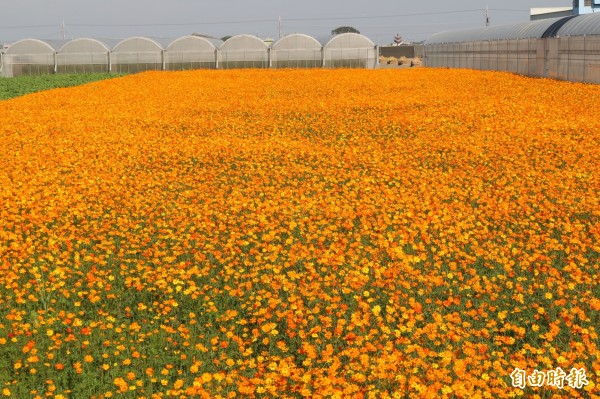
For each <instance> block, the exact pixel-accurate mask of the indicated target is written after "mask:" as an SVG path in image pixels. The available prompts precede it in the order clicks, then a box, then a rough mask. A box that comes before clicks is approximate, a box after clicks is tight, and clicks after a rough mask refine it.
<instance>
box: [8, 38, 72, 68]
mask: <svg viewBox="0 0 600 399" xmlns="http://www.w3.org/2000/svg"><path fill="white" fill-rule="evenodd" d="M62 44H64V43H57V42H52V43H50V42H44V41H41V40H37V39H24V40H19V41H18V42H16V43H14V44H13V45H12V46H10V47H9V48H8V50H6V52H5V53H4V54H3V55H2V65H1V68H2V76H19V75H41V74H47V73H54V72H56V68H55V66H56V52H57V50H58V49H59V48H60V47H61V46H62Z"/></svg>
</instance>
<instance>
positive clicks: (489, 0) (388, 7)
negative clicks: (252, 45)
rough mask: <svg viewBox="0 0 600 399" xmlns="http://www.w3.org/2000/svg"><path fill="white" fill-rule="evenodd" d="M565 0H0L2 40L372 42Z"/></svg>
mask: <svg viewBox="0 0 600 399" xmlns="http://www.w3.org/2000/svg"><path fill="white" fill-rule="evenodd" d="M570 4H571V1H569V0H456V1H452V2H450V1H441V0H429V1H393V0H370V1H348V0H347V1H341V0H320V1H318V0H302V1H299V0H296V1H284V0H221V1H210V2H209V1H202V0H170V1H165V0H102V1H97V0H93V1H91V0H0V42H13V41H16V40H18V39H22V38H27V37H34V38H42V39H61V38H62V33H61V28H60V24H61V23H62V21H64V23H65V27H66V36H67V38H74V37H98V38H115V39H119V38H125V37H131V36H149V37H164V38H172V37H179V36H183V35H187V34H191V33H193V32H197V33H204V34H209V35H213V36H216V37H222V36H225V35H235V34H240V33H250V34H254V35H258V36H260V37H263V38H265V37H267V36H270V37H272V38H275V39H276V38H277V37H278V35H279V28H278V25H279V24H278V18H279V16H281V20H282V24H281V25H282V33H283V34H287V33H296V32H300V33H306V34H309V35H312V36H324V35H328V34H329V33H330V32H331V30H332V29H334V28H336V27H338V26H348V25H350V26H353V27H355V28H357V29H358V30H360V31H361V33H363V34H365V35H367V36H369V37H370V38H371V39H372V40H373V41H374V42H375V43H378V44H388V43H389V42H391V41H392V39H393V36H394V34H396V33H400V34H401V35H402V36H403V37H404V39H405V40H410V41H417V40H423V39H426V38H427V37H429V36H431V35H432V34H434V33H437V32H440V31H444V30H454V29H461V28H472V27H479V26H483V25H484V24H485V17H484V11H483V10H484V9H485V8H486V6H489V9H490V12H489V13H490V18H491V23H492V24H494V25H498V24H506V23H513V22H522V21H527V20H528V19H529V9H530V8H531V7H554V6H570Z"/></svg>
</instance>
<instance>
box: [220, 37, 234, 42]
mask: <svg viewBox="0 0 600 399" xmlns="http://www.w3.org/2000/svg"><path fill="white" fill-rule="evenodd" d="M231 37H232V36H223V37H222V38H221V40H222V41H224V42H226V41H227V39H230V38H231Z"/></svg>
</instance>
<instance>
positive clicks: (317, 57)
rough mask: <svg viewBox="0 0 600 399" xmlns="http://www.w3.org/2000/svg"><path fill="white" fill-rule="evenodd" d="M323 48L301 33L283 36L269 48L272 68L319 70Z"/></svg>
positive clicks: (313, 39) (321, 64)
mask: <svg viewBox="0 0 600 399" xmlns="http://www.w3.org/2000/svg"><path fill="white" fill-rule="evenodd" d="M322 66H323V47H322V46H321V43H319V41H318V40H317V39H315V38H313V37H311V36H308V35H304V34H301V33H295V34H292V35H288V36H284V37H282V38H281V39H279V40H277V41H276V42H275V43H273V45H272V46H271V67H272V68H321V67H322Z"/></svg>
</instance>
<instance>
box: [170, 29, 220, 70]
mask: <svg viewBox="0 0 600 399" xmlns="http://www.w3.org/2000/svg"><path fill="white" fill-rule="evenodd" d="M222 44H223V42H222V41H221V40H217V39H207V38H204V37H199V36H185V37H180V38H179V39H176V40H175V41H173V42H172V43H171V44H169V45H168V46H167V48H166V49H165V69H167V70H171V71H181V70H187V69H215V68H217V49H218V48H219V47H221V45H222Z"/></svg>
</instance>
